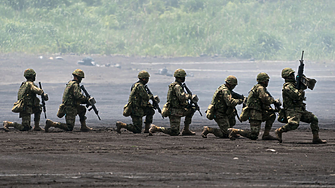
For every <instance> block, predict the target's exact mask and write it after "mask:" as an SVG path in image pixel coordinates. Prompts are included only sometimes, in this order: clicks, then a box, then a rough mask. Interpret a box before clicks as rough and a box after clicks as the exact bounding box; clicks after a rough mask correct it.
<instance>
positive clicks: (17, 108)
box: [12, 99, 24, 113]
mask: <svg viewBox="0 0 335 188" xmlns="http://www.w3.org/2000/svg"><path fill="white" fill-rule="evenodd" d="M23 109H24V103H23V99H20V100H18V101H16V102H15V103H14V106H13V108H12V112H15V113H20V112H23Z"/></svg>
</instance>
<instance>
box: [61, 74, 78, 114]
mask: <svg viewBox="0 0 335 188" xmlns="http://www.w3.org/2000/svg"><path fill="white" fill-rule="evenodd" d="M75 84H77V85H78V86H77V87H79V84H78V82H77V81H75V80H71V81H69V82H68V83H67V84H66V88H65V90H64V94H63V104H64V105H66V106H73V107H74V106H78V105H80V101H77V100H76V99H75V98H74V94H73V93H74V87H75V86H74V85H75Z"/></svg>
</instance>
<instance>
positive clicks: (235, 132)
mask: <svg viewBox="0 0 335 188" xmlns="http://www.w3.org/2000/svg"><path fill="white" fill-rule="evenodd" d="M228 132H229V135H228V137H229V139H230V140H236V138H238V137H239V136H238V134H239V133H240V130H239V129H234V128H229V129H228Z"/></svg>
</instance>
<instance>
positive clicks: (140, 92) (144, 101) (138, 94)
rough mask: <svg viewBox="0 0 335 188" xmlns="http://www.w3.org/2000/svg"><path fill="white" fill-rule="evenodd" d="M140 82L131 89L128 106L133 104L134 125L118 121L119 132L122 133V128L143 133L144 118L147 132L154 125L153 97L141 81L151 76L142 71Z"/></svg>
mask: <svg viewBox="0 0 335 188" xmlns="http://www.w3.org/2000/svg"><path fill="white" fill-rule="evenodd" d="M138 77H139V79H140V80H139V81H138V82H136V83H134V84H133V85H132V87H131V92H130V96H129V100H128V104H131V114H130V116H131V119H132V122H133V124H126V123H122V122H120V121H118V122H117V123H116V126H117V132H119V133H121V132H120V129H121V128H125V129H127V130H128V131H132V132H133V133H141V131H142V117H143V116H146V117H145V120H144V124H145V132H148V131H149V127H150V125H151V123H152V120H153V116H154V114H155V110H154V109H153V106H152V105H151V103H150V102H149V100H150V98H151V97H152V95H150V94H148V93H147V91H146V89H145V84H146V83H144V82H143V81H142V80H141V79H142V78H149V77H150V75H149V73H148V72H147V71H141V72H140V73H139V76H138Z"/></svg>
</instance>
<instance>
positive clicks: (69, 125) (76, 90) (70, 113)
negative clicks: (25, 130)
mask: <svg viewBox="0 0 335 188" xmlns="http://www.w3.org/2000/svg"><path fill="white" fill-rule="evenodd" d="M72 75H73V80H71V81H69V82H68V83H67V84H66V88H65V90H64V93H63V99H62V104H61V105H60V106H59V109H58V112H57V116H58V117H59V118H62V117H63V116H64V115H65V121H66V123H60V122H53V121H51V120H50V119H48V120H47V121H46V125H45V132H48V131H49V128H50V127H55V128H59V129H63V130H65V131H72V130H73V128H74V124H75V120H76V115H79V119H80V124H81V128H80V130H81V131H90V130H93V129H92V128H90V127H87V126H86V116H85V114H86V107H85V106H82V105H80V104H90V102H91V101H94V98H88V97H86V96H84V95H83V94H82V93H81V89H80V86H79V83H80V82H81V80H82V79H83V78H85V75H84V71H82V70H81V69H76V70H74V71H73V73H72Z"/></svg>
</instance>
